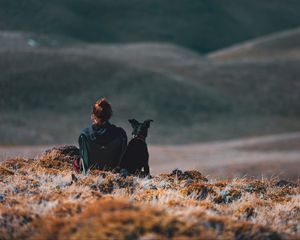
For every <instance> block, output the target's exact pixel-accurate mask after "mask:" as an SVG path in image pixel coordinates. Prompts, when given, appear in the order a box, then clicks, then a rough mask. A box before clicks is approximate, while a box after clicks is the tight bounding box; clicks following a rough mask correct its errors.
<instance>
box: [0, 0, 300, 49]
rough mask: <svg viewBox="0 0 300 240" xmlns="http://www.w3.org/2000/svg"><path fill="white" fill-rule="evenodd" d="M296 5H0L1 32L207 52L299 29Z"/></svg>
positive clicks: (96, 0) (84, 0) (198, 0)
mask: <svg viewBox="0 0 300 240" xmlns="http://www.w3.org/2000/svg"><path fill="white" fill-rule="evenodd" d="M299 12H300V1H297V0H286V1H284V2H283V1H282V0H272V2H270V1H268V0H253V1H249V0H239V1H236V0H226V1H219V0H189V1H182V0H173V1H161V0H153V1H147V0H130V1H128V0H115V1H110V0H52V1H45V0H18V1H11V0H1V1H0V30H17V31H26V32H34V33H42V34H47V35H49V34H55V35H62V36H65V37H71V38H75V39H78V40H82V41H88V42H101V43H128V42H144V41H150V42H169V43H173V44H176V45H181V46H185V47H187V48H190V49H193V50H196V51H197V52H201V53H207V52H209V51H212V50H216V49H220V48H224V47H227V46H230V45H232V44H235V43H238V42H241V41H245V40H247V39H252V38H255V37H259V36H263V35H266V34H269V33H272V32H277V31H280V30H285V29H290V28H294V27H297V26H300V18H299Z"/></svg>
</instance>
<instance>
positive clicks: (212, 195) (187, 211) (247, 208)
mask: <svg viewBox="0 0 300 240" xmlns="http://www.w3.org/2000/svg"><path fill="white" fill-rule="evenodd" d="M0 189H1V190H0V239H1V240H2V239H3V240H9V239H49V240H52V239H53V240H54V239H73V240H75V239H170V238H173V239H188V238H194V239H269V240H275V239H297V238H300V224H299V223H300V201H299V200H300V186H299V182H295V183H293V184H291V183H289V182H284V181H281V182H280V184H278V179H247V178H242V179H234V180H223V181H215V180H209V179H207V178H206V177H205V176H203V175H202V174H201V173H200V172H198V171H195V170H193V171H185V172H183V171H181V170H178V169H176V170H174V171H173V172H172V173H169V174H168V173H166V174H160V175H157V176H153V177H147V178H140V177H138V176H123V175H121V174H118V173H112V172H105V171H99V170H93V171H91V172H90V174H89V175H88V176H83V175H81V174H76V173H74V172H73V171H72V157H70V156H67V155H64V154H61V153H60V152H59V151H56V150H53V151H48V152H47V153H46V154H44V155H42V156H40V157H38V158H36V159H22V158H17V159H10V160H6V161H4V162H2V163H1V164H0Z"/></svg>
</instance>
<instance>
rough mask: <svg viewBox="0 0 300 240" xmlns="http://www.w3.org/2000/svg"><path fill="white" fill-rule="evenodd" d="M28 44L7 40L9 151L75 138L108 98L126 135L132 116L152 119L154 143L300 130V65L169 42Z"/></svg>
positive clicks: (1, 53)
mask: <svg viewBox="0 0 300 240" xmlns="http://www.w3.org/2000/svg"><path fill="white" fill-rule="evenodd" d="M7 36H8V37H7ZM6 38H9V39H10V40H9V41H7V40H5V39H6ZM13 39H14V41H15V42H18V44H16V45H18V46H21V47H19V48H15V47H14V44H13V42H14V41H13ZM28 39H29V40H30V39H31V38H30V36H29V35H28V36H27V35H22V34H17V33H15V34H12V35H9V34H8V33H6V34H4V35H3V36H2V38H0V42H1V46H2V47H0V59H1V61H0V71H1V75H0V94H1V99H0V135H1V143H2V144H3V143H4V144H17V143H21V144H24V143H27V144H29V143H35V144H41V143H62V142H72V141H76V139H77V136H78V134H79V131H80V129H81V128H83V127H84V126H85V125H87V124H88V123H89V114H90V108H91V104H92V103H93V102H94V101H95V100H96V99H97V98H99V97H101V96H106V97H108V99H109V100H110V101H111V102H112V104H113V106H114V110H115V115H114V119H113V122H115V123H117V124H120V125H121V126H123V127H126V128H127V130H128V133H129V128H128V127H129V124H128V123H127V119H128V118H132V117H136V118H137V119H144V118H152V119H154V120H155V122H154V124H153V127H152V128H151V130H150V138H149V141H150V142H152V143H154V142H155V143H186V142H193V141H203V140H216V139H224V138H232V137H240V136H249V135H255V134H258V135H261V134H266V133H277V132H285V131H294V130H300V121H299V119H300V112H299V109H300V94H299V92H300V91H299V88H300V87H299V81H298V79H297V78H296V76H299V74H300V69H299V63H300V62H299V60H285V61H265V62H241V63H239V62H217V61H212V60H208V59H206V58H205V57H203V56H200V55H197V54H195V53H192V52H190V51H187V50H185V49H183V48H180V47H176V46H174V45H167V44H130V45H107V46H106V45H88V44H79V45H76V44H74V45H70V46H63V45H61V46H60V47H30V46H29V45H26V43H27V42H26V41H27V40H28ZM36 39H37V38H36ZM43 39H46V38H43ZM36 41H37V42H39V40H36ZM8 42H9V43H10V44H7V46H6V45H5V44H4V43H8ZM22 42H23V45H24V46H23V45H22ZM47 42H51V41H50V39H48V40H47ZM56 42H57V41H56ZM58 43H59V41H58V42H57V44H58ZM22 46H23V47H22Z"/></svg>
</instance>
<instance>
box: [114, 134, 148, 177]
mask: <svg viewBox="0 0 300 240" xmlns="http://www.w3.org/2000/svg"><path fill="white" fill-rule="evenodd" d="M148 160H149V153H148V148H147V144H146V143H145V142H144V141H142V140H140V139H137V138H133V139H132V140H131V141H130V142H129V144H128V146H127V149H126V152H125V154H124V156H123V158H122V161H121V164H120V167H121V168H125V169H127V171H128V172H129V173H131V174H136V173H140V172H141V171H142V169H143V168H144V172H145V174H149V165H148Z"/></svg>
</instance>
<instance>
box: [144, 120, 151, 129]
mask: <svg viewBox="0 0 300 240" xmlns="http://www.w3.org/2000/svg"><path fill="white" fill-rule="evenodd" d="M151 122H153V120H151V119H149V120H146V121H144V123H143V125H144V126H145V127H147V128H149V127H150V123H151Z"/></svg>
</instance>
